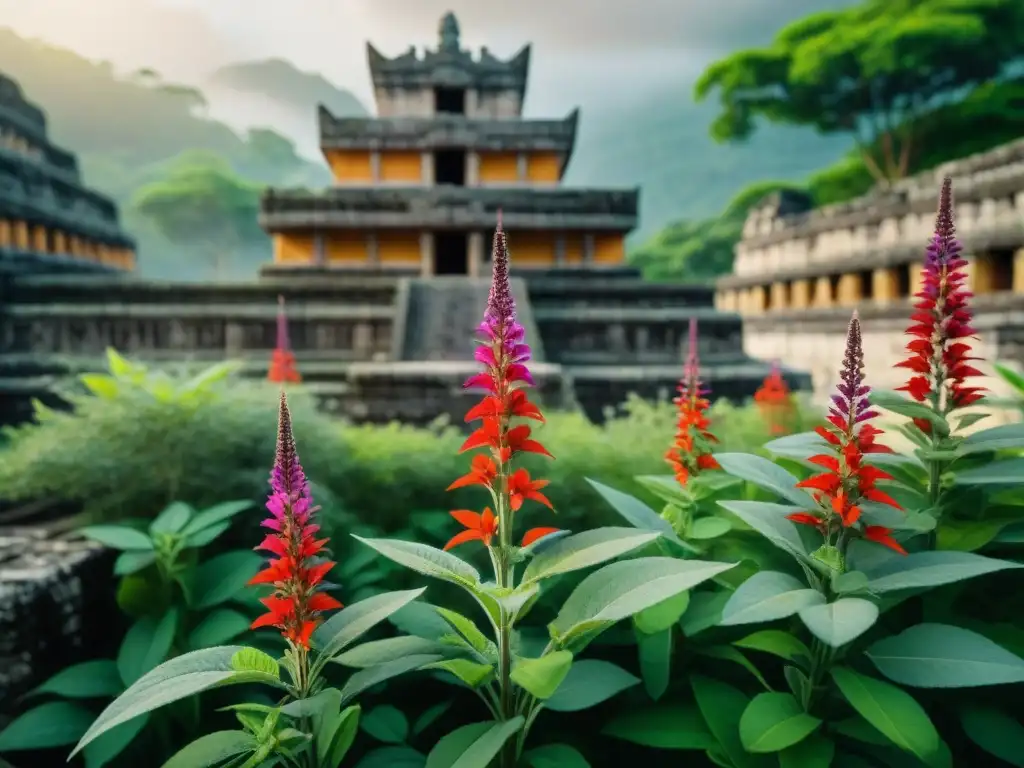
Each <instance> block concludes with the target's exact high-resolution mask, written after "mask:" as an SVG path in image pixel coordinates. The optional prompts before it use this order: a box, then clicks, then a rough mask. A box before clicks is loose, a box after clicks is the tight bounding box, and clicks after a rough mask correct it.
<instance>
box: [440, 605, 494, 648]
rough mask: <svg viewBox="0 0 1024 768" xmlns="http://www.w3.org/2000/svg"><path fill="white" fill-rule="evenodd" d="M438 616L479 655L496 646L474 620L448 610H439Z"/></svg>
mask: <svg viewBox="0 0 1024 768" xmlns="http://www.w3.org/2000/svg"><path fill="white" fill-rule="evenodd" d="M437 614H438V615H439V616H440V617H441V618H442V619H444V620H445V621H447V622H448V624H449V625H451V628H452V629H454V630H455V631H456V632H458V633H459V635H460V636H461V637H462V638H463V639H464V640H465V641H466V642H467V643H469V645H470V647H471V648H472V649H473V650H475V651H476V652H477V653H483V654H486V653H487V651H488V650H490V649H491V648H492V646H493V645H494V644H493V643H492V642H491V641H490V640H488V639H487V637H486V636H485V635H484V633H483V632H481V631H480V630H479V629H478V628H477V626H476V624H474V623H473V622H472V620H470V619H467V618H466V617H465V616H463V615H462V614H461V613H456V612H455V611H450V610H448V609H447V608H438V609H437Z"/></svg>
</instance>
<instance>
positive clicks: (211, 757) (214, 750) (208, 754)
mask: <svg viewBox="0 0 1024 768" xmlns="http://www.w3.org/2000/svg"><path fill="white" fill-rule="evenodd" d="M258 746H259V744H258V742H257V741H256V738H255V737H254V736H253V735H252V734H251V733H249V732H248V731H214V732H213V733H208V734H206V735H205V736H200V737H199V738H198V739H196V740H195V741H193V742H192V743H191V744H189V745H187V746H185V747H183V748H182V749H180V750H178V751H177V752H175V753H174V756H173V757H171V759H170V760H168V761H167V762H166V763H164V765H163V768H213V767H214V766H218V765H222V764H223V763H224V762H226V761H228V760H230V759H231V758H233V757H236V756H238V755H244V754H246V753H248V752H254V751H255V750H256V748H257V747H258Z"/></svg>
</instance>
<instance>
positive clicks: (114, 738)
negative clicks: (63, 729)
mask: <svg viewBox="0 0 1024 768" xmlns="http://www.w3.org/2000/svg"><path fill="white" fill-rule="evenodd" d="M148 724H149V713H148V712H147V713H146V714H144V715H139V716H138V717H136V718H133V719H131V720H129V721H128V722H127V723H121V724H120V725H119V726H117V727H116V728H111V729H110V730H109V731H107V732H106V733H104V734H103V735H102V736H100V737H99V738H98V739H94V740H93V741H92V742H91V743H90V744H89V746H87V747H86V748H85V749H84V750H82V756H83V757H84V758H85V768H102V766H104V765H107V763H109V762H111V761H112V760H114V759H115V758H116V757H117V756H118V755H120V754H121V753H122V752H124V751H125V750H126V749H127V748H128V747H129V745H130V744H131V743H132V742H133V741H135V739H136V738H138V736H139V734H140V733H142V731H143V729H144V728H145V727H146V726H147V725H148Z"/></svg>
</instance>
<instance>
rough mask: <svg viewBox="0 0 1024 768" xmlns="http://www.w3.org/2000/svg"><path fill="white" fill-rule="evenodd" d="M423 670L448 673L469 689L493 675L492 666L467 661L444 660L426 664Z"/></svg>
mask: <svg viewBox="0 0 1024 768" xmlns="http://www.w3.org/2000/svg"><path fill="white" fill-rule="evenodd" d="M424 669H440V670H443V671H445V672H449V673H451V674H453V675H455V677H457V678H458V679H459V680H461V681H462V682H464V683H465V684H466V685H468V686H469V687H470V688H476V687H477V686H479V685H481V684H482V683H484V682H485V681H486V680H487V679H488V678H489V677H491V675H493V674H494V665H492V664H482V663H480V662H478V661H470V660H469V659H444V660H442V661H435V662H433V663H431V664H428V665H426V666H425V667H424Z"/></svg>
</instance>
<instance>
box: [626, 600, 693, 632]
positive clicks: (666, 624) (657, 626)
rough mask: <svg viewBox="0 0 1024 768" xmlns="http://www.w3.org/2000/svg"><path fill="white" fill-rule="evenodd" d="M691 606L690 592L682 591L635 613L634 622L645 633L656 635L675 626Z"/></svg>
mask: <svg viewBox="0 0 1024 768" xmlns="http://www.w3.org/2000/svg"><path fill="white" fill-rule="evenodd" d="M689 607H690V593H689V592H680V593H679V594H678V595H674V596H672V597H670V598H669V599H668V600H662V601H661V602H660V603H657V604H656V605H652V606H651V607H650V608H645V609H644V610H642V611H640V613H637V614H634V615H633V624H634V625H635V626H636V628H637V629H638V630H639V631H640V632H642V633H643V634H645V635H655V634H657V633H658V632H662V631H663V630H666V629H669V628H670V627H672V626H675V623H676V622H677V621H679V619H680V618H681V617H682V615H683V614H684V613H686V609H687V608H689Z"/></svg>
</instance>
